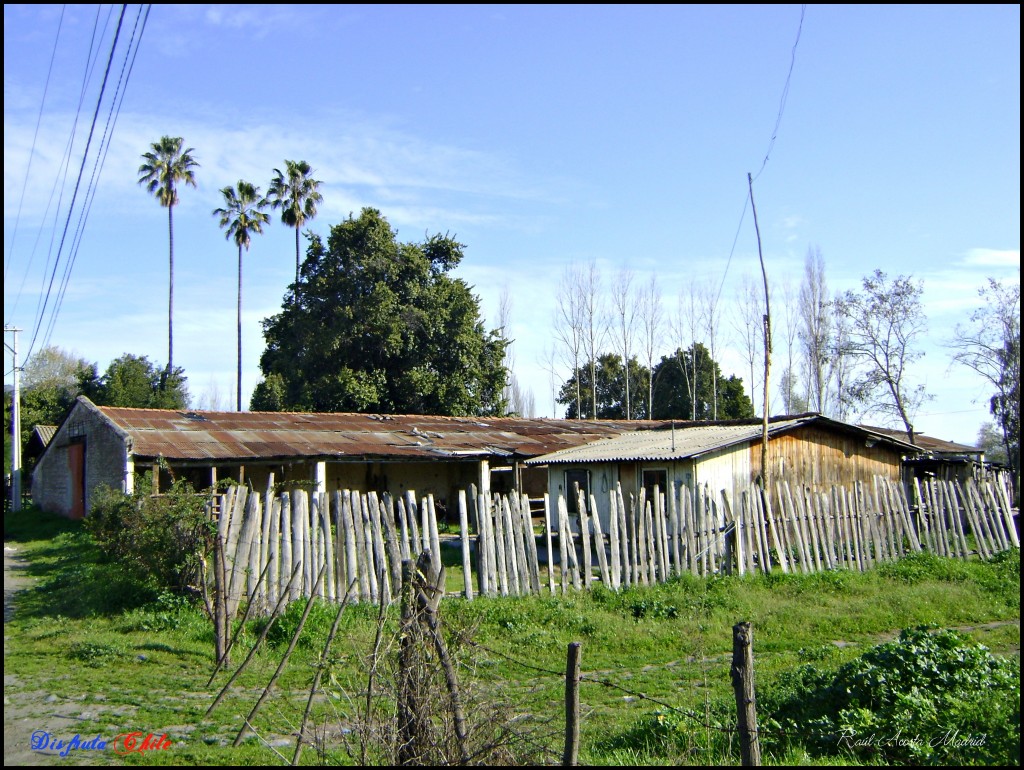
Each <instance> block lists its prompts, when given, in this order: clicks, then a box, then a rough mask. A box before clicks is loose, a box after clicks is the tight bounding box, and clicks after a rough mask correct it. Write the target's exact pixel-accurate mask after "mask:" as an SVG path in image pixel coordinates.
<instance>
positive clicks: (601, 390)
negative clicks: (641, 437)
mask: <svg viewBox="0 0 1024 770" xmlns="http://www.w3.org/2000/svg"><path fill="white" fill-rule="evenodd" d="M591 372H596V374H597V394H596V399H595V398H594V394H593V388H592V387H591V382H590V377H591ZM578 373H579V378H580V381H579V393H580V394H581V395H582V398H581V399H580V400H577V397H576V394H577V387H576V386H577V382H576V375H573V376H572V377H570V378H569V379H568V381H566V382H565V384H564V385H562V389H561V391H560V392H559V394H558V403H560V404H564V405H566V407H567V409H566V412H565V417H566V419H568V420H577V419H580V418H581V415H580V414H579V412H578V410H577V406H578V404H583V405H584V407H589V406H590V405H591V404H593V403H595V402H596V403H597V414H596V417H595V415H591V414H587V415H583V417H586V418H592V419H599V420H625V419H634V420H643V419H646V418H647V414H646V411H647V410H646V405H644V404H643V403H636V402H634V403H633V405H632V410H631V413H630V416H629V418H627V416H626V377H625V367H624V366H623V365H622V357H621V356H620V355H618V354H617V353H604V354H603V355H601V356H600V357H598V359H597V362H596V364H595V365H593V366H591V362H590V361H587V362H586V363H585V364H584V365H583V366H581V367H580V368H579V370H578ZM649 377H650V373H649V372H648V370H647V368H646V367H645V366H643V365H642V364H640V363H639V362H638V361H637V360H636V358H632V359H630V362H629V381H630V382H629V389H630V392H633V393H642V392H643V391H644V390H646V389H647V380H648V378H649Z"/></svg>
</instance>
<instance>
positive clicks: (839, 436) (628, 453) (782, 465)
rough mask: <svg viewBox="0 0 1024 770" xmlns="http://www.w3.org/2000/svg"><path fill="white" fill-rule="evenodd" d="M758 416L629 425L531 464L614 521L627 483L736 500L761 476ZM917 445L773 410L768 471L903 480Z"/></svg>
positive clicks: (810, 482) (554, 489)
mask: <svg viewBox="0 0 1024 770" xmlns="http://www.w3.org/2000/svg"><path fill="white" fill-rule="evenodd" d="M762 433H763V430H762V423H761V421H760V420H756V421H755V420H736V421H717V422H696V423H695V422H684V423H675V424H666V425H664V426H663V427H659V428H658V429H656V430H645V431H630V432H624V433H621V434H619V435H618V436H614V437H608V438H602V439H598V440H596V441H593V442H590V443H588V444H583V445H580V446H576V447H569V448H566V449H563V450H559V451H557V452H552V453H550V454H546V455H542V456H539V457H534V458H532V459H530V460H527V461H526V465H527V466H533V465H538V466H540V465H544V466H547V468H548V489H549V492H550V495H551V497H552V499H554V498H556V497H557V496H559V495H561V496H563V497H565V498H566V505H567V507H568V509H569V512H570V513H574V512H575V511H576V509H577V503H576V499H575V494H574V493H573V490H574V489H575V488H576V485H579V488H580V489H582V490H584V491H585V492H586V493H587V494H588V496H589V494H590V493H593V494H594V500H595V502H596V505H597V509H598V512H599V514H600V516H601V521H602V525H603V526H605V527H607V526H608V523H609V521H608V519H609V510H610V502H609V494H608V493H609V491H610V490H614V489H616V486H617V485H621V489H622V493H623V496H624V497H625V498H626V500H627V501H628V496H629V495H638V494H639V491H640V489H646V490H647V492H648V499H650V497H649V496H650V493H651V491H652V490H653V489H654V488H655V487H657V488H658V489H659V490H661V491H662V492H664V491H666V490H668V489H672V490H674V491H678V490H679V489H680V488H682V487H687V488H689V489H691V490H692V489H695V488H696V487H697V485H701V486H704V485H706V486H707V488H708V489H709V490H711V491H712V492H713V493H714V494H716V495H717V494H719V493H720V491H721V490H723V489H724V490H726V491H727V492H728V493H729V495H730V496H731V497H732V499H736V495H737V494H738V493H739V492H741V491H743V490H746V489H748V488H749V486H750V484H751V483H752V482H754V481H756V480H757V479H758V478H759V477H760V476H761V444H762ZM917 451H918V450H917V448H916V447H914V446H913V445H912V444H910V443H908V442H906V441H901V440H899V439H898V438H895V437H893V436H891V435H887V434H883V433H880V432H878V431H873V430H868V429H865V428H862V427H860V426H857V425H850V424H847V423H844V422H839V421H837V420H833V419H830V418H828V417H823V416H822V415H820V414H816V413H809V414H801V415H794V416H785V417H774V418H772V419H771V420H770V421H769V424H768V462H769V478H770V479H772V480H773V481H774V480H782V479H784V480H786V481H788V482H789V484H790V485H792V486H811V487H829V486H832V485H839V486H850V485H852V484H854V483H855V482H858V481H863V482H868V483H872V482H873V481H874V478H875V477H876V476H881V477H883V478H885V479H888V480H890V481H894V482H900V481H901V478H902V467H903V461H904V458H905V457H907V456H910V455H914V454H916V453H917Z"/></svg>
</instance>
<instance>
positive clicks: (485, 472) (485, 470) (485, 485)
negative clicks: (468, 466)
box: [477, 460, 491, 495]
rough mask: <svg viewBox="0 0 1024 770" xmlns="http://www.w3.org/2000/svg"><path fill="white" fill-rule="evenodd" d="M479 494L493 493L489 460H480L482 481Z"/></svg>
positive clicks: (479, 485)
mask: <svg viewBox="0 0 1024 770" xmlns="http://www.w3.org/2000/svg"><path fill="white" fill-rule="evenodd" d="M477 486H478V487H479V494H482V495H489V494H490V493H491V463H490V461H488V460H481V461H480V483H479V484H478V485H477Z"/></svg>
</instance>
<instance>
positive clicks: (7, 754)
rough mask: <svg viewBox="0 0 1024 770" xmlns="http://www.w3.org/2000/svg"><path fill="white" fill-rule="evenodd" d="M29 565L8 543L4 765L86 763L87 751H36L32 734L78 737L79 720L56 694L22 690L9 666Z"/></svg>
mask: <svg viewBox="0 0 1024 770" xmlns="http://www.w3.org/2000/svg"><path fill="white" fill-rule="evenodd" d="M26 568H27V563H26V562H25V561H24V560H23V559H22V558H21V557H20V556H19V555H18V550H17V546H16V545H11V544H9V543H4V767H7V766H16V765H30V766H42V765H56V764H62V763H63V764H67V763H69V762H70V763H72V764H76V765H78V764H85V762H83V761H82V760H83V759H87V757H83V756H82V755H83V754H84V753H85V752H76V754H75V757H74V758H73V759H72V758H71V757H65V758H62V757H60V756H59V755H58V752H56V751H33V750H32V747H31V741H32V734H33V733H34V732H36V731H37V730H44V731H47V732H49V733H50V734H52V735H54V736H58V737H61V738H69V737H71V736H74V735H75V733H76V732H78V731H77V730H76V722H77V720H76V719H75V718H74V717H72V716H67V715H64V714H62V713H61V712H63V711H65V709H64V704H62V703H61V701H60V700H59V699H58V698H57V697H56V696H54V695H51V694H49V693H47V692H43V691H32V692H26V691H24V690H22V689H21V688H22V683H21V681H20V680H19V679H18V676H17V674H15V673H12V672H11V670H10V669H9V668H8V666H7V628H6V627H7V623H8V621H10V619H11V618H12V617H13V616H14V613H15V611H16V598H17V597H16V594H17V592H18V591H20V590H21V589H23V588H26V587H28V586H30V585H31V584H32V578H30V577H29V576H28V575H27V574H26ZM84 737H86V736H83V738H84Z"/></svg>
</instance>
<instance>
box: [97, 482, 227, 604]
mask: <svg viewBox="0 0 1024 770" xmlns="http://www.w3.org/2000/svg"><path fill="white" fill-rule="evenodd" d="M139 487H140V488H139V489H138V490H137V491H136V492H135V493H134V494H131V495H126V494H123V493H121V492H117V491H115V490H112V489H110V488H108V487H100V488H99V489H97V490H96V492H95V494H94V500H93V504H92V509H91V510H90V512H89V517H88V518H87V519H86V529H87V530H88V531H89V533H90V534H91V535H92V537H93V538H94V539H95V541H96V543H97V545H98V546H99V547H100V550H101V551H102V552H103V554H104V556H105V557H106V558H107V559H108V560H110V561H114V562H117V563H118V564H119V565H121V567H122V568H123V569H124V570H125V571H126V572H128V573H129V574H131V575H133V576H134V577H135V578H136V579H138V580H139V581H140V582H141V583H142V584H144V585H145V586H147V587H148V588H150V589H152V590H154V591H157V592H159V591H161V590H164V589H170V590H172V591H175V592H178V593H183V594H184V593H194V592H195V586H196V585H198V582H199V576H200V570H201V567H202V563H203V560H204V559H205V558H206V554H207V553H208V552H209V551H210V549H211V547H212V542H213V537H214V536H215V534H216V529H215V527H216V525H215V524H214V523H213V521H212V520H211V519H210V518H209V516H208V515H207V513H206V510H205V502H206V498H205V497H203V496H202V495H198V494H196V493H195V492H194V491H193V490H192V487H191V486H190V485H189V484H188V483H187V482H183V481H178V482H175V483H174V485H173V486H172V487H171V489H170V490H169V491H168V492H167V493H166V494H162V495H159V496H154V495H151V494H150V493H149V488H148V485H146V484H140V485H139Z"/></svg>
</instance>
